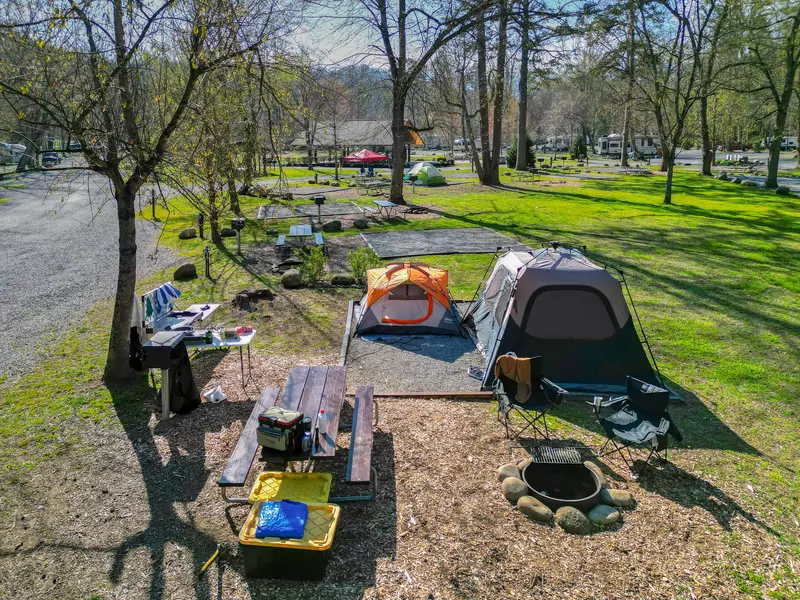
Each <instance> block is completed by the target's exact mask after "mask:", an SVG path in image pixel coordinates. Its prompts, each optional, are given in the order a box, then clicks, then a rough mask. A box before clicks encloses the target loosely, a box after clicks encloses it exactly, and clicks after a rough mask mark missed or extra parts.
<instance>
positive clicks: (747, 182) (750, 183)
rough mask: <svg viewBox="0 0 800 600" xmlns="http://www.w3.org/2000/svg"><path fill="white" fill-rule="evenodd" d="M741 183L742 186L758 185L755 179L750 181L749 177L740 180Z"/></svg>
mask: <svg viewBox="0 0 800 600" xmlns="http://www.w3.org/2000/svg"><path fill="white" fill-rule="evenodd" d="M741 185H743V186H744V187H753V188H754V187H758V184H757V183H756V182H755V181H750V180H749V179H744V180H742V183H741Z"/></svg>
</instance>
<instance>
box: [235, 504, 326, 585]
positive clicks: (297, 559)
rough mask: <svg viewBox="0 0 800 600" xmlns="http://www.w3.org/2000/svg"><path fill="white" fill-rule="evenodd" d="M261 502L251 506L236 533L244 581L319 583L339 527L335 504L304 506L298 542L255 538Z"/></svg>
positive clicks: (295, 540) (323, 574) (323, 575)
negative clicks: (305, 511)
mask: <svg viewBox="0 0 800 600" xmlns="http://www.w3.org/2000/svg"><path fill="white" fill-rule="evenodd" d="M263 503H264V501H263V500H259V501H258V502H256V503H255V504H253V508H252V509H250V514H249V515H248V516H247V521H245V524H244V526H243V527H242V529H241V530H240V531H239V544H240V547H241V549H242V557H243V558H244V572H245V575H247V577H273V578H277V579H302V580H319V579H322V578H323V577H325V571H326V569H327V567H328V556H329V554H330V548H331V545H332V544H333V537H334V535H335V533H336V525H337V524H338V523H339V511H340V509H339V507H338V506H337V505H336V504H321V503H307V504H308V520H307V521H306V528H305V532H304V535H303V538H302V539H281V538H257V537H256V525H257V524H258V514H259V512H260V511H261V505H262V504H263Z"/></svg>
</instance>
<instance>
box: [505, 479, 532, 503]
mask: <svg viewBox="0 0 800 600" xmlns="http://www.w3.org/2000/svg"><path fill="white" fill-rule="evenodd" d="M500 487H501V488H502V490H503V495H504V496H505V497H506V500H508V501H509V502H516V501H517V500H519V499H520V498H522V497H523V496H527V495H528V486H527V485H525V482H524V481H522V479H519V478H517V477H506V478H505V479H504V480H503V483H502V484H501V486H500Z"/></svg>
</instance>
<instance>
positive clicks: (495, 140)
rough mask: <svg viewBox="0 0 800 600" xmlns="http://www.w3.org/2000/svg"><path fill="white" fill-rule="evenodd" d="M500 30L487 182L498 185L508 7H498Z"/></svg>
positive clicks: (502, 4) (501, 142) (501, 143)
mask: <svg viewBox="0 0 800 600" xmlns="http://www.w3.org/2000/svg"><path fill="white" fill-rule="evenodd" d="M498 27H499V29H500V31H499V35H498V40H497V72H496V74H495V80H494V107H493V112H494V115H493V117H494V123H493V127H492V162H491V169H490V170H489V173H487V177H486V179H487V181H489V182H490V183H491V184H492V185H500V152H501V149H502V146H503V102H504V99H505V89H506V47H507V46H508V7H507V6H506V4H505V2H502V3H501V5H500V21H499V23H498Z"/></svg>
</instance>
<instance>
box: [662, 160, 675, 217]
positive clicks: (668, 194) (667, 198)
mask: <svg viewBox="0 0 800 600" xmlns="http://www.w3.org/2000/svg"><path fill="white" fill-rule="evenodd" d="M664 157H665V160H666V161H667V182H666V187H665V188H664V204H672V172H673V170H674V169H675V150H674V149H672V150H670V151H669V152H666V153H665V154H664Z"/></svg>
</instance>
